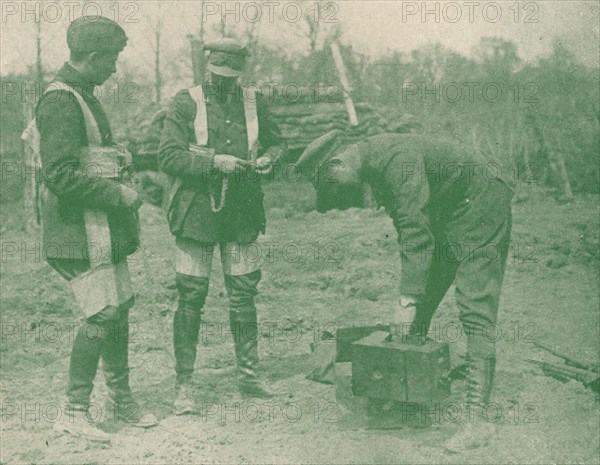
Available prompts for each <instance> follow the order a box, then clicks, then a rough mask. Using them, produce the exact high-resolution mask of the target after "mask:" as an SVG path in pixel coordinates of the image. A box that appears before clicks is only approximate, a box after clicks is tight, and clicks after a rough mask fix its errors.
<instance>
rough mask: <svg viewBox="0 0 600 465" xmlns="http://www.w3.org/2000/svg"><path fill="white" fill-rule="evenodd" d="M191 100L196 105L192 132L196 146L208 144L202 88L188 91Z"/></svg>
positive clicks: (198, 87)
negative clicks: (194, 134) (194, 135)
mask: <svg viewBox="0 0 600 465" xmlns="http://www.w3.org/2000/svg"><path fill="white" fill-rule="evenodd" d="M189 91H190V96H191V97H192V100H193V101H194V102H195V103H196V119H195V120H194V132H195V133H196V144H198V145H206V144H208V117H207V116H206V101H205V100H204V92H203V91H202V86H196V87H192V88H191V89H189Z"/></svg>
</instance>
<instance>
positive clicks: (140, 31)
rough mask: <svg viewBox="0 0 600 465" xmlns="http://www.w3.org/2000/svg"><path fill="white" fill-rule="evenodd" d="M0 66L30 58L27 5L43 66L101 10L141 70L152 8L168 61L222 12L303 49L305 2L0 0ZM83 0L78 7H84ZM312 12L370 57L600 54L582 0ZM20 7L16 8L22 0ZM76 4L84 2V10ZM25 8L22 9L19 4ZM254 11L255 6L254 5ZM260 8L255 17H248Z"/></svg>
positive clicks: (63, 52)
mask: <svg viewBox="0 0 600 465" xmlns="http://www.w3.org/2000/svg"><path fill="white" fill-rule="evenodd" d="M1 3H2V5H1V7H2V18H1V21H0V26H1V28H2V30H1V36H0V39H1V63H2V69H1V72H2V74H3V75H5V74H7V73H14V72H21V71H23V70H25V69H26V67H27V66H28V65H30V64H31V63H33V62H34V60H35V27H36V23H35V21H36V15H35V12H36V10H37V11H39V17H40V19H41V22H42V37H43V41H42V48H43V59H44V66H45V67H46V68H47V69H56V68H58V67H59V66H60V65H61V64H62V63H63V62H64V61H65V60H66V59H67V57H68V52H67V48H66V39H65V34H66V27H67V25H68V23H69V20H70V19H73V18H75V17H78V16H81V14H82V12H83V11H85V12H86V13H87V14H88V15H93V14H96V13H102V14H103V15H104V16H107V17H109V18H112V19H114V18H115V15H116V14H117V12H118V19H119V22H120V23H121V25H122V26H123V27H124V28H125V30H126V32H127V34H128V36H129V37H130V41H129V45H130V46H129V47H127V49H126V50H125V52H124V54H123V58H124V60H126V61H127V65H128V67H131V68H136V69H138V70H144V69H148V71H150V69H151V68H150V67H151V63H152V57H151V53H152V52H151V50H152V49H151V47H150V42H149V40H150V38H151V34H152V30H153V28H154V26H153V24H154V22H155V21H156V18H157V16H160V18H161V20H162V23H163V31H164V32H163V41H162V42H163V45H162V46H163V50H164V55H165V61H166V62H167V63H168V61H169V60H175V59H178V57H177V52H178V51H179V52H181V51H182V50H184V47H185V46H186V44H187V39H186V35H187V34H189V33H191V32H193V31H196V30H198V29H199V27H200V22H201V21H202V18H203V17H204V18H205V20H206V21H207V25H208V27H210V25H211V24H215V23H216V22H218V21H220V20H221V19H222V18H223V14H224V13H225V11H224V10H225V8H224V7H226V8H227V9H228V10H229V11H230V12H232V13H230V14H229V15H227V16H225V17H224V18H225V20H226V23H227V24H229V25H232V26H233V27H234V28H235V30H236V31H241V30H242V29H243V28H245V27H248V25H249V24H251V23H252V22H253V21H254V22H256V24H257V26H256V31H257V33H258V35H259V38H260V40H262V41H265V42H268V43H271V44H279V45H281V46H283V47H285V48H286V49H288V50H289V51H290V52H295V51H306V50H307V49H308V42H307V40H306V39H305V31H306V24H305V23H304V22H303V21H302V20H297V19H298V14H299V11H300V9H302V10H303V11H304V12H309V13H310V14H314V12H315V8H314V3H315V2H313V1H308V2H292V1H286V0H280V1H273V2H263V3H264V4H263V5H262V6H261V7H260V10H259V9H258V8H257V5H258V3H259V2H227V4H224V2H221V1H218V2H205V14H204V15H203V14H202V8H201V3H202V2H199V1H169V2H158V1H156V0H144V1H139V2H133V1H128V0H120V1H118V2H116V1H104V0H101V1H95V2H94V1H87V2H74V1H49V0H46V1H45V2H23V1H4V0H2V2H1ZM84 3H87V4H88V5H87V6H85V5H84ZM331 3H332V5H328V7H327V8H325V9H324V10H323V11H321V15H320V17H319V20H320V21H322V22H325V21H339V22H340V23H341V26H342V30H343V36H342V41H343V42H344V43H348V44H352V46H353V47H354V49H355V50H356V51H357V52H359V53H364V54H367V55H371V56H377V55H380V54H384V53H388V52H389V51H392V50H400V51H404V52H408V51H410V50H412V49H414V48H417V47H420V46H422V45H426V44H431V43H435V42H441V43H442V44H443V45H444V46H446V47H449V48H452V49H454V50H456V51H458V52H460V53H462V54H465V55H469V54H470V53H472V50H473V48H474V46H475V44H476V43H477V42H478V41H479V39H480V38H481V37H483V36H500V37H504V38H507V39H510V40H513V41H514V42H515V43H516V44H517V46H518V51H519V54H520V56H521V58H523V59H524V60H527V61H535V60H536V59H537V58H539V57H540V56H544V55H545V54H548V53H549V51H550V50H551V46H552V42H553V40H554V39H555V38H560V39H561V40H562V41H563V42H564V43H565V44H566V46H567V47H568V48H569V49H571V50H572V51H573V52H575V53H576V55H577V56H578V57H579V58H580V59H581V60H582V61H583V62H584V63H586V64H587V65H588V66H598V65H599V56H600V48H599V42H600V34H599V15H600V10H599V3H598V1H597V0H592V1H541V2H540V1H538V2H517V1H500V2H487V1H473V2H469V1H465V2H426V3H425V9H426V10H428V11H430V13H428V14H425V16H423V13H424V11H423V10H424V8H422V2H420V1H419V2H403V1H393V2H392V1H373V0H369V1H353V0H351V1H347V0H345V1H337V2H331ZM24 5H25V6H26V8H23V6H24ZM84 6H85V10H84ZM26 9H28V10H29V13H27V11H25V10H26ZM259 11H260V13H259ZM258 14H260V20H259V21H258V20H257V15H258Z"/></svg>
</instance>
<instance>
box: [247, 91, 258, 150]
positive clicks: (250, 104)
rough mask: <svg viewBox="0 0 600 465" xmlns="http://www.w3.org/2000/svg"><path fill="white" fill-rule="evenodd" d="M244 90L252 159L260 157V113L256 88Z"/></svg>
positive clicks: (249, 147)
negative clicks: (258, 111) (257, 109)
mask: <svg viewBox="0 0 600 465" xmlns="http://www.w3.org/2000/svg"><path fill="white" fill-rule="evenodd" d="M246 90H247V91H248V93H246V92H244V114H245V115H246V131H247V132H248V154H249V156H250V160H252V161H255V160H256V158H257V157H258V113H257V111H256V88H254V87H247V89H246Z"/></svg>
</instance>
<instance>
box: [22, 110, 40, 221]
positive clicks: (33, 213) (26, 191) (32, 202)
mask: <svg viewBox="0 0 600 465" xmlns="http://www.w3.org/2000/svg"><path fill="white" fill-rule="evenodd" d="M34 116H35V105H34V103H33V102H30V101H28V100H25V102H23V119H24V120H25V124H24V126H23V127H26V126H27V125H28V124H29V122H30V121H31V120H32V119H33V118H34ZM21 147H22V148H23V158H22V160H23V162H24V167H25V176H24V177H23V178H22V179H23V181H24V182H23V210H24V211H25V230H26V231H34V230H36V229H37V228H38V226H39V225H40V224H41V212H40V210H39V203H38V200H39V195H40V192H39V186H38V178H37V177H38V175H39V170H41V168H42V167H41V166H36V165H37V160H36V159H35V154H34V153H33V150H31V148H30V147H29V146H28V145H27V144H25V143H23V144H21ZM40 181H41V180H40Z"/></svg>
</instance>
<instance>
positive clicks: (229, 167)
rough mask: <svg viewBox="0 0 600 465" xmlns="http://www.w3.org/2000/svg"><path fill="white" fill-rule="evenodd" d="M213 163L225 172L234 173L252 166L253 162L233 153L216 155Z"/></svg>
mask: <svg viewBox="0 0 600 465" xmlns="http://www.w3.org/2000/svg"><path fill="white" fill-rule="evenodd" d="M213 165H214V166H215V168H217V169H218V170H219V171H220V172H221V173H223V174H233V173H238V172H240V171H243V170H245V169H247V168H250V167H251V166H252V163H251V162H249V161H246V160H242V159H241V158H238V157H234V156H233V155H215V157H214V158H213Z"/></svg>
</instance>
